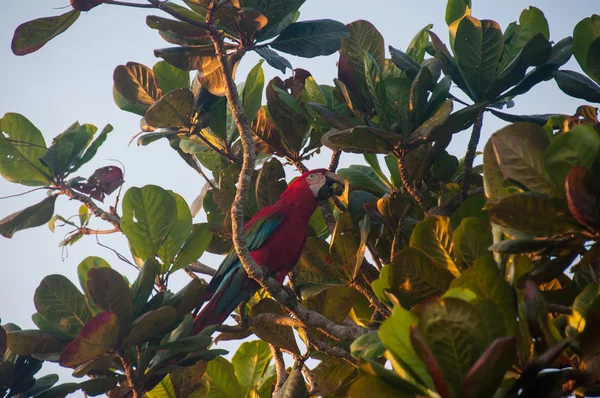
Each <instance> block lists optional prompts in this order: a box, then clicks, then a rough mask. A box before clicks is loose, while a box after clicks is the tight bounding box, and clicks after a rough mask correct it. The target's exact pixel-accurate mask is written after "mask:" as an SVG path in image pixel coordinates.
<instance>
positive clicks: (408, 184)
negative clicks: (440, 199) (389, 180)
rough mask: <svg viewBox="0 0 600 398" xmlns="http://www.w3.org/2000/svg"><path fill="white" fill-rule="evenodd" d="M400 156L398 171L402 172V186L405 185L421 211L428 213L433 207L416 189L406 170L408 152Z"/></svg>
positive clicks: (401, 153)
mask: <svg viewBox="0 0 600 398" xmlns="http://www.w3.org/2000/svg"><path fill="white" fill-rule="evenodd" d="M398 155H399V156H398V171H399V172H400V179H401V180H402V185H404V189H406V192H408V193H409V194H410V196H412V197H413V199H414V200H415V202H417V203H418V204H419V206H420V207H421V209H423V211H424V212H425V213H427V211H428V210H429V208H430V207H431V206H430V205H429V204H428V203H426V202H425V198H424V197H423V195H422V194H421V192H419V191H417V190H416V189H415V186H414V182H413V181H411V180H410V176H409V175H408V170H407V169H406V164H405V161H406V152H405V151H400V153H399V154H398Z"/></svg>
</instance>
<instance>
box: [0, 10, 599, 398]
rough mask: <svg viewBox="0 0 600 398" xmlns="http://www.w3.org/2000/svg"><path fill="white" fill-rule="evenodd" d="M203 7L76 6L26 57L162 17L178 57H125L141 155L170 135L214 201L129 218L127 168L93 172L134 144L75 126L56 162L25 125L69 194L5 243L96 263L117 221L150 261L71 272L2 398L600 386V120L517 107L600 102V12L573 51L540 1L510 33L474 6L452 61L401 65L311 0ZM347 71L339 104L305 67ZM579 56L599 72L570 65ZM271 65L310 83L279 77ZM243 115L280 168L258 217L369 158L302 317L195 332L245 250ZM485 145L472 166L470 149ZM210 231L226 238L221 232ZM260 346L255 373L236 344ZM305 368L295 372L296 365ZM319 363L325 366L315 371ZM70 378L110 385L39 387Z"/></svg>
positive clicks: (302, 280) (155, 202) (28, 173)
mask: <svg viewBox="0 0 600 398" xmlns="http://www.w3.org/2000/svg"><path fill="white" fill-rule="evenodd" d="M184 3H185V6H183V5H180V4H177V3H172V2H161V1H158V0H149V1H148V3H127V2H113V1H109V0H91V1H90V0H82V1H80V0H71V6H72V10H70V11H68V12H66V13H64V14H63V15H60V16H56V17H49V18H41V19H37V20H34V21H30V22H26V23H24V24H22V25H21V26H19V27H18V28H17V29H16V31H15V34H14V38H13V41H12V49H13V52H14V53H15V54H16V55H25V54H28V53H31V52H34V51H37V50H39V49H40V48H41V47H43V46H44V45H45V44H46V43H47V42H48V41H49V40H51V39H54V38H55V37H56V36H58V35H60V34H62V33H63V32H65V31H66V30H67V29H68V28H69V27H70V26H71V25H72V24H73V23H75V22H76V20H77V18H78V16H79V14H80V12H81V11H90V10H92V9H93V8H95V7H99V6H102V7H108V6H109V5H120V6H144V7H146V8H153V9H155V11H156V12H157V14H160V15H153V16H149V17H148V18H147V19H146V23H147V25H148V27H149V28H150V29H152V30H156V31H157V32H158V34H160V36H161V37H162V38H163V39H164V40H165V41H166V42H167V43H169V45H170V47H167V48H162V49H157V50H155V55H156V57H158V58H161V59H162V60H161V61H159V62H157V63H156V64H155V65H153V66H146V65H141V64H139V63H135V62H126V60H123V62H124V64H122V65H119V66H117V67H116V68H115V70H114V73H113V79H114V87H113V94H114V101H115V103H116V105H117V106H118V107H119V108H120V109H122V110H124V111H127V112H131V113H134V114H136V115H139V116H140V117H141V130H142V131H141V133H140V134H139V135H138V136H137V144H138V145H142V146H146V145H150V144H153V143H154V142H157V141H167V142H168V144H169V145H168V147H169V148H170V149H171V150H174V151H176V152H177V153H178V154H179V156H180V157H181V159H182V160H183V161H184V162H185V163H186V164H187V165H188V166H189V167H191V168H193V169H194V170H195V171H196V172H197V173H198V175H199V177H200V178H201V179H203V180H204V181H205V187H204V189H202V193H201V194H200V196H199V197H198V198H197V199H196V200H195V201H194V203H192V204H188V203H186V201H185V200H184V199H183V198H182V197H181V196H180V195H178V194H177V193H175V192H172V191H168V190H165V189H164V188H162V187H159V186H156V185H146V186H143V187H136V186H130V187H128V188H127V189H126V191H125V192H124V195H123V198H122V201H121V207H120V209H119V208H116V206H115V207H112V206H111V207H110V208H109V210H105V208H104V205H103V202H104V201H105V200H106V199H107V198H111V200H115V201H117V202H118V200H119V199H118V198H119V197H120V194H121V188H122V187H123V183H124V181H123V172H122V170H121V168H119V167H116V166H113V165H108V166H106V167H102V168H100V169H98V170H96V171H95V172H93V173H92V174H91V175H90V176H89V177H86V176H82V175H80V174H79V173H78V170H79V169H80V168H81V167H82V166H83V165H84V164H85V163H87V162H88V161H90V160H91V159H92V158H94V156H95V155H96V153H97V152H98V151H101V150H102V149H103V148H102V145H103V144H104V143H105V141H106V140H107V139H108V138H109V133H110V132H111V131H112V126H110V125H107V126H106V127H105V128H104V129H103V130H102V131H101V132H100V133H98V128H97V127H95V126H93V125H90V124H84V125H80V124H79V123H74V124H73V125H71V126H69V127H68V128H67V129H66V130H65V131H64V132H63V133H61V134H59V135H58V136H56V137H54V139H53V140H52V142H51V143H50V144H47V143H46V142H45V140H44V137H43V135H42V133H41V132H40V131H39V130H38V129H37V128H36V127H35V126H34V125H33V124H32V123H31V122H30V121H29V120H27V118H26V117H25V116H23V115H20V114H16V113H7V114H5V115H4V116H3V117H2V118H1V119H0V133H1V134H0V174H1V175H2V176H3V177H4V178H5V179H6V180H8V181H10V182H13V183H16V184H21V185H24V186H34V187H38V188H40V189H44V190H46V191H47V193H48V197H47V198H46V199H44V200H42V201H41V202H39V203H37V204H33V205H31V206H29V207H26V208H25V209H23V210H21V211H19V212H16V213H14V214H11V215H8V216H6V217H5V218H4V219H2V220H0V234H2V235H3V236H4V237H6V238H11V237H12V236H13V235H14V234H15V233H17V232H19V231H21V230H23V229H26V228H33V227H39V226H41V225H43V224H48V226H49V228H50V229H51V230H52V231H54V230H55V228H57V227H63V228H64V227H67V228H69V232H67V234H66V236H65V239H64V240H63V242H62V243H61V245H64V246H66V245H72V244H75V243H76V242H77V241H78V240H80V239H81V238H83V237H85V236H86V235H92V234H94V233H98V232H97V231H92V230H90V229H89V228H88V223H89V221H90V219H91V218H92V217H97V218H99V219H102V220H104V221H105V222H106V223H108V224H110V228H111V229H110V230H107V231H104V232H105V233H121V234H123V235H124V239H126V240H127V242H128V244H129V247H130V248H131V256H130V260H128V259H124V260H126V261H128V262H130V264H132V265H134V266H135V267H137V268H138V269H139V274H138V276H137V278H136V279H135V280H133V281H128V280H126V279H125V278H124V277H123V276H122V275H121V274H120V273H119V272H118V270H117V269H115V268H112V267H111V265H109V264H108V263H107V262H106V261H105V260H103V259H101V258H97V257H88V258H86V259H85V260H83V261H82V262H81V264H80V265H79V266H78V268H77V272H78V276H79V284H80V287H79V288H78V287H77V286H75V284H73V282H71V281H70V280H69V279H67V278H66V277H64V276H62V275H49V276H47V277H45V278H44V279H43V280H42V281H41V282H40V285H39V287H38V288H37V289H36V291H35V293H34V302H35V307H36V311H37V312H36V313H35V314H33V316H32V318H33V320H34V322H35V324H36V326H37V327H38V329H35V330H21V329H20V328H19V327H18V326H16V325H14V324H11V323H7V324H4V325H3V326H2V327H1V328H0V355H2V362H0V370H1V371H0V380H1V381H2V383H0V393H1V394H3V395H6V396H16V395H19V394H22V395H19V396H30V397H33V396H35V397H58V396H66V395H68V394H70V393H73V392H75V391H78V390H81V391H83V392H85V393H86V394H87V395H89V396H95V395H100V394H103V393H107V394H108V395H109V396H110V397H142V396H147V397H150V398H152V397H178V398H179V397H221V396H227V397H238V396H239V397H246V396H254V397H266V396H271V395H275V396H278V397H305V396H317V395H320V396H350V397H364V396H376V397H387V396H398V397H405V396H406V397H412V396H430V397H488V396H489V397H491V396H495V397H518V396H533V395H532V394H534V393H535V394H538V395H539V394H540V392H543V393H542V395H543V396H553V397H554V396H569V395H570V394H573V393H574V394H577V395H579V396H583V395H594V394H597V393H598V391H600V371H599V369H600V368H599V366H598V361H599V360H600V359H599V357H598V352H599V351H600V338H599V334H598V333H597V329H598V327H599V325H597V324H596V323H597V322H598V323H600V315H599V314H600V313H599V308H600V307H599V306H600V287H599V285H598V281H599V279H600V250H599V248H600V246H599V243H598V242H599V241H600V177H599V176H600V123H599V121H598V119H597V108H595V107H594V106H593V104H584V105H581V106H580V107H579V108H577V109H576V110H574V111H573V110H566V111H565V114H541V115H518V114H512V113H511V114H509V113H505V112H503V111H502V109H503V108H505V107H506V108H511V107H513V106H514V105H515V104H516V103H518V101H519V99H520V98H519V96H521V95H523V94H525V93H527V92H528V91H529V90H531V89H532V88H533V87H534V86H536V85H538V84H541V83H543V82H544V81H548V80H554V81H555V82H556V84H557V86H558V87H559V88H560V90H562V91H563V92H564V93H565V94H566V95H569V96H572V97H575V98H579V99H582V100H585V101H586V102H589V103H600V86H598V84H599V83H600V16H598V15H592V16H591V17H589V18H585V19H584V20H582V21H580V22H579V23H578V24H577V25H576V26H575V27H574V29H573V36H572V37H566V38H562V39H560V40H554V41H550V37H549V27H548V22H547V21H546V18H545V16H544V14H543V12H542V11H541V10H539V9H537V8H535V7H529V8H527V9H525V10H523V12H522V13H521V14H520V16H519V20H518V22H513V23H511V24H509V25H508V26H506V27H504V28H503V27H501V26H500V25H499V24H498V23H497V22H495V21H493V20H488V19H478V18H476V17H475V16H474V15H472V12H471V2H470V1H466V0H449V1H448V2H447V7H446V14H445V16H446V22H447V24H448V29H449V41H448V44H445V43H444V42H443V41H442V40H441V39H440V37H439V36H438V34H436V33H435V32H434V31H433V30H432V29H433V27H432V25H428V26H426V27H424V28H423V29H422V30H421V31H419V32H418V33H417V34H416V35H415V37H414V38H413V39H412V41H411V42H410V44H409V45H408V47H407V48H406V49H405V50H404V51H401V50H400V49H396V48H393V47H391V46H390V47H388V48H387V49H386V46H385V43H384V38H383V37H382V35H381V34H380V33H379V31H378V30H377V28H376V27H375V26H373V25H372V24H371V23H369V22H367V21H364V20H359V21H354V22H352V23H349V24H347V25H344V24H342V23H340V22H338V21H335V20H330V19H324V20H313V21H304V20H300V21H299V20H298V19H299V15H300V12H299V9H300V7H301V5H302V4H303V3H304V1H303V0H301V1H281V2H275V1H273V2H271V1H254V0H243V1H242V0H231V1H225V2H216V1H214V2H213V1H209V0H184ZM91 12H93V11H91ZM215 32H216V33H218V34H216V35H215ZM216 37H217V38H216ZM219 49H224V51H226V53H225V54H224V53H222V52H220V50H219ZM248 51H255V52H256V53H257V54H258V55H259V56H260V57H262V60H261V61H260V62H259V63H258V64H257V65H256V66H255V67H254V68H252V70H251V71H250V73H249V74H248V76H247V77H246V78H245V79H241V80H245V82H244V83H241V84H238V85H237V86H235V85H231V84H228V83H230V82H231V81H233V79H234V77H235V76H234V75H235V71H236V66H237V65H238V63H239V62H240V61H241V60H242V59H243V56H244V55H245V54H246V53H247V52H248ZM336 52H338V53H339V61H338V64H337V68H338V77H337V78H336V79H334V81H333V83H332V84H319V83H317V82H316V81H315V79H314V78H313V76H312V75H311V73H310V72H309V71H307V70H303V69H293V67H292V64H291V63H290V61H289V60H287V59H286V58H285V57H284V56H282V55H281V54H280V53H284V54H291V55H295V56H300V57H307V58H311V57H316V56H319V55H329V54H333V53H336ZM573 55H574V58H575V60H576V61H577V63H578V64H579V66H580V67H581V71H572V70H565V69H561V68H562V67H563V65H565V64H566V63H567V62H568V61H569V59H570V58H571V57H572V56H573ZM223 57H224V59H225V60H226V61H225V62H226V64H223V62H222V59H223ZM263 60H264V61H266V64H268V65H269V66H270V67H273V68H275V69H278V70H280V71H281V72H283V73H285V72H286V70H287V69H291V70H292V72H293V73H292V75H291V76H290V77H288V78H285V79H282V78H280V77H275V78H274V79H272V80H271V81H269V82H265V78H264V73H263V66H264V65H265V64H264V63H263ZM223 65H226V66H228V67H227V68H224V67H223ZM190 71H194V75H193V79H190V73H189V72H190ZM235 91H237V92H235ZM232 93H233V94H237V95H232ZM263 95H264V97H265V98H266V103H263ZM238 97H239V98H238ZM459 97H461V98H468V100H467V101H466V102H465V101H462V100H460V99H459ZM232 98H233V100H232ZM232 101H233V102H232ZM232 109H233V110H232ZM240 112H243V114H245V116H246V117H247V119H248V122H249V123H251V129H252V134H253V140H254V142H253V143H254V146H255V150H256V152H257V153H258V159H259V160H260V166H259V167H258V169H256V170H251V172H250V174H249V175H248V176H247V177H248V179H249V180H250V182H251V189H248V190H246V191H245V192H242V194H243V195H245V196H244V202H243V206H244V218H245V220H248V219H250V217H251V216H252V215H253V214H255V213H256V212H257V211H258V210H259V209H261V208H263V207H265V206H268V205H271V204H273V203H275V202H276V201H277V199H278V198H279V195H280V194H281V193H282V192H283V191H284V190H285V188H286V187H287V182H286V169H285V168H284V167H283V164H284V163H289V164H291V165H294V166H295V167H296V168H298V169H299V170H301V171H302V170H304V169H305V166H304V163H303V162H304V161H306V160H307V159H309V158H311V157H313V156H319V157H323V156H325V155H323V154H321V153H322V152H323V153H325V152H326V151H323V149H324V148H329V149H331V150H333V155H332V159H331V166H330V170H332V171H336V169H337V162H338V161H339V157H340V156H346V155H344V153H354V154H362V155H363V158H364V163H363V164H355V165H351V166H350V167H348V168H345V169H340V170H337V172H338V174H339V175H341V176H343V177H344V178H345V179H346V181H347V183H346V185H345V186H344V187H339V188H340V189H339V191H338V192H337V194H338V197H336V198H334V199H333V200H332V205H335V210H334V211H332V206H329V205H328V204H326V205H325V206H323V207H321V208H320V209H318V210H317V212H316V213H315V214H314V215H313V217H312V219H311V223H310V227H309V231H308V234H309V238H308V239H307V242H306V246H305V248H304V251H303V253H302V256H301V258H300V261H299V263H298V265H297V268H296V271H295V272H294V273H293V274H291V275H290V278H289V279H288V282H287V284H288V285H289V286H290V288H291V289H292V291H293V293H295V294H294V297H291V298H290V299H289V300H281V299H280V297H279V296H277V295H274V294H269V292H270V290H269V292H267V291H266V290H260V291H259V292H258V293H256V294H255V295H254V296H253V297H252V298H251V299H250V300H249V301H248V302H246V303H244V304H242V305H241V306H240V308H239V309H238V311H237V314H236V315H235V319H236V321H237V322H238V325H237V326H227V325H221V326H216V327H210V328H208V329H205V330H204V331H202V332H201V333H200V334H197V335H192V333H191V331H192V312H193V311H194V310H195V309H196V308H197V307H198V306H199V305H201V304H202V302H201V300H202V297H203V293H204V290H205V288H206V282H205V281H204V280H203V279H201V278H199V277H198V276H197V275H195V274H194V272H199V273H204V274H207V275H212V274H214V270H212V269H211V268H210V267H207V266H205V265H203V264H202V263H200V262H199V261H198V260H199V259H200V258H201V257H202V255H203V254H204V253H205V252H209V253H214V254H225V253H227V252H229V251H230V250H232V247H233V243H232V228H231V220H232V211H231V209H232V205H233V204H234V200H235V195H236V191H239V190H240V189H241V187H240V186H237V185H236V184H237V181H238V176H239V175H240V172H241V170H242V163H243V155H244V154H243V146H242V145H241V139H240V132H239V131H238V126H239V125H240V123H239V122H240V116H239V115H240ZM487 117H498V118H500V119H502V120H504V121H506V122H507V123H506V126H505V127H503V128H502V129H500V130H498V131H497V132H495V133H494V134H493V135H492V136H491V138H490V139H489V141H488V142H487V143H482V144H483V147H484V150H483V153H482V154H483V164H480V165H475V159H476V157H477V156H478V155H481V153H479V152H477V147H478V144H479V139H480V133H481V128H482V123H483V121H484V118H487ZM469 128H470V129H471V138H470V140H469V144H468V147H467V148H466V151H465V155H464V157H463V158H461V159H458V158H457V157H456V156H453V155H451V154H450V153H448V151H447V148H448V145H449V144H450V142H451V140H452V139H453V136H454V134H456V133H459V132H461V131H464V130H466V129H469ZM353 159H357V158H356V157H354V158H353ZM115 192H118V193H117V194H116V196H113V195H114V193H115ZM64 197H67V198H70V199H75V200H77V201H79V202H81V207H79V208H78V209H77V210H74V211H76V215H77V217H76V218H73V217H64V216H61V215H58V214H54V206H55V202H56V201H57V200H64ZM115 198H116V199H115ZM200 211H203V213H204V214H205V218H206V221H205V222H200V223H195V222H194V217H195V216H196V215H197V214H198V213H199V212H200ZM57 223H59V224H58V225H57ZM183 269H185V270H186V271H187V272H188V273H189V274H190V275H192V279H191V280H190V282H189V283H188V284H187V285H186V286H185V287H184V288H183V289H181V290H180V291H178V292H172V291H171V290H170V288H169V275H171V274H173V273H175V272H183V271H182V270H183ZM290 300H292V301H293V302H292V303H291V304H290ZM298 308H301V309H302V311H300V312H299V311H298ZM306 314H311V315H310V316H306ZM215 332H219V334H218V335H217V336H216V337H214V339H213V337H212V335H213V334H214V333H215ZM251 336H256V338H255V339H252V340H249V341H245V342H243V343H241V345H240V346H239V348H238V350H237V352H236V353H235V355H233V357H232V360H231V361H228V360H227V359H225V358H224V357H223V356H222V355H224V354H226V353H227V352H226V351H224V350H221V349H216V348H214V346H213V344H214V343H215V342H218V341H223V340H244V339H247V338H249V337H251ZM297 337H298V338H297ZM299 343H302V344H299ZM283 355H285V356H289V357H290V358H291V359H293V361H294V365H293V367H291V368H289V369H287V370H286V368H285V364H284V363H283V360H282V356H283ZM309 358H312V359H315V360H317V361H319V362H318V365H316V366H313V367H312V369H309V368H308V367H307V364H310V363H311V362H308V363H307V362H306V361H307V360H308V359H309ZM44 361H46V362H57V363H58V364H59V365H60V366H63V367H68V368H72V369H73V375H74V376H75V377H78V378H82V377H86V379H85V381H82V382H79V383H63V384H56V383H57V382H58V376H56V375H53V374H51V375H48V376H44V377H36V373H37V372H38V371H39V370H40V368H41V366H42V364H43V362H44ZM536 396H537V395H536Z"/></svg>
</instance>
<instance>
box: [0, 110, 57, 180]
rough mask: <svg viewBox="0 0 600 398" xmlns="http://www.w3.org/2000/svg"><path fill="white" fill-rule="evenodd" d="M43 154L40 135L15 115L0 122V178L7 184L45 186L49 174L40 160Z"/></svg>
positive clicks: (44, 147) (29, 124)
mask: <svg viewBox="0 0 600 398" xmlns="http://www.w3.org/2000/svg"><path fill="white" fill-rule="evenodd" d="M45 152H46V142H45V141H44V137H43V136H42V133H41V132H40V131H39V130H38V129H37V127H35V126H34V125H33V124H32V123H31V122H30V121H29V120H27V119H26V118H25V117H24V116H22V115H20V114H18V113H7V114H5V115H4V117H2V119H0V174H2V177H4V178H6V179H7V180H8V181H11V182H16V183H19V184H23V185H30V186H40V185H47V184H48V183H49V182H50V180H51V179H52V177H51V176H50V170H49V169H48V168H47V167H46V166H45V165H43V164H42V163H41V162H40V161H39V158H40V157H42V155H43V154H44V153H45Z"/></svg>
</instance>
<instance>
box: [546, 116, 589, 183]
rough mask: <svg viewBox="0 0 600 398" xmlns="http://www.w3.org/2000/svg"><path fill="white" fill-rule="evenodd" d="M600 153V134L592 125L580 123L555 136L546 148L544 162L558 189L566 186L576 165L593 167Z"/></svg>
mask: <svg viewBox="0 0 600 398" xmlns="http://www.w3.org/2000/svg"><path fill="white" fill-rule="evenodd" d="M598 153H600V135H599V134H598V132H597V131H596V130H595V129H594V128H593V127H592V126H590V125H587V124H580V125H577V126H575V127H573V129H571V130H570V131H568V132H565V133H562V134H560V135H559V136H558V137H556V138H554V139H553V140H552V142H551V144H550V146H549V147H548V149H547V150H546V154H545V156H544V164H545V167H546V170H547V171H548V174H549V175H550V176H551V179H552V182H553V183H554V185H555V186H556V188H557V189H562V188H563V187H564V186H565V181H566V179H567V174H568V173H569V171H570V170H571V169H572V168H573V167H575V166H583V167H585V168H586V169H592V166H593V164H594V162H595V161H596V158H597V157H598Z"/></svg>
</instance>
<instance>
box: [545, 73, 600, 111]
mask: <svg viewBox="0 0 600 398" xmlns="http://www.w3.org/2000/svg"><path fill="white" fill-rule="evenodd" d="M552 75H553V76H554V81H555V82H556V84H557V85H558V88H560V89H561V90H562V91H563V92H564V93H565V94H567V95H570V96H571V97H575V98H581V99H584V100H586V101H590V102H598V103H600V86H598V85H597V84H596V83H594V82H593V81H592V79H590V78H588V77H587V76H585V75H582V74H581V73H579V72H574V71H572V70H558V71H556V72H554V73H553V74H552Z"/></svg>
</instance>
